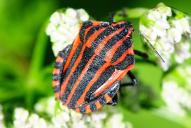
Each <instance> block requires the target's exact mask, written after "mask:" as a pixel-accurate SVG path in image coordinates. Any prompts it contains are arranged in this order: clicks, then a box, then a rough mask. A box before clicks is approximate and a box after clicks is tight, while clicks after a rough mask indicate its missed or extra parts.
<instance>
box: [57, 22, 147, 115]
mask: <svg viewBox="0 0 191 128" xmlns="http://www.w3.org/2000/svg"><path fill="white" fill-rule="evenodd" d="M132 32H133V27H132V25H131V24H130V23H127V22H125V21H120V22H99V21H86V22H84V23H82V24H81V27H80V31H79V34H78V35H77V37H76V38H75V40H74V41H73V43H72V44H71V45H68V46H67V47H66V48H65V49H63V50H62V51H60V52H59V54H58V56H57V58H56V62H55V67H54V70H53V88H54V91H55V96H56V99H59V100H60V101H61V102H62V104H63V105H65V106H67V107H68V108H70V109H73V110H75V111H77V112H80V113H90V112H92V111H95V110H97V109H100V108H102V106H103V105H106V104H107V105H115V104H116V103H117V100H118V98H117V93H118V91H119V88H120V80H121V79H122V78H123V77H124V76H125V75H126V74H128V76H129V77H130V78H131V80H132V82H131V83H129V84H126V85H135V84H136V79H135V76H134V75H133V74H132V73H131V71H130V70H131V69H133V67H134V64H135V59H134V54H137V55H140V56H145V54H144V53H142V52H139V51H136V50H133V44H132V39H131V36H132Z"/></svg>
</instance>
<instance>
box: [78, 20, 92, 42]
mask: <svg viewBox="0 0 191 128" xmlns="http://www.w3.org/2000/svg"><path fill="white" fill-rule="evenodd" d="M92 25H93V23H92V22H91V21H86V22H84V23H83V24H82V27H81V28H80V32H79V35H80V40H81V42H84V38H85V37H84V34H85V31H86V29H87V28H89V27H90V26H92Z"/></svg>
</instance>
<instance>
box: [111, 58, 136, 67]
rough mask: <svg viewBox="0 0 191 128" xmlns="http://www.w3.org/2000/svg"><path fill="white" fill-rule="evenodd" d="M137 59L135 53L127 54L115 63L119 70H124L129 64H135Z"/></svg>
mask: <svg viewBox="0 0 191 128" xmlns="http://www.w3.org/2000/svg"><path fill="white" fill-rule="evenodd" d="M134 63H135V59H134V56H133V55H127V56H126V57H125V59H124V60H123V61H121V62H120V63H118V64H116V65H115V68H116V69H118V70H124V69H126V68H127V67H128V66H129V65H131V64H134Z"/></svg>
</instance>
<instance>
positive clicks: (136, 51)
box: [134, 50, 148, 59]
mask: <svg viewBox="0 0 191 128" xmlns="http://www.w3.org/2000/svg"><path fill="white" fill-rule="evenodd" d="M134 53H135V55H138V56H140V57H142V58H143V59H148V54H147V53H145V52H141V51H138V50H134Z"/></svg>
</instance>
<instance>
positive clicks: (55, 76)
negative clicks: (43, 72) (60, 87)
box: [52, 74, 61, 81]
mask: <svg viewBox="0 0 191 128" xmlns="http://www.w3.org/2000/svg"><path fill="white" fill-rule="evenodd" d="M60 78H61V76H60V74H53V75H52V80H56V81H57V80H60Z"/></svg>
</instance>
